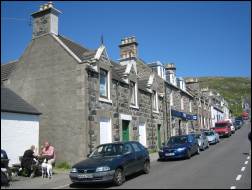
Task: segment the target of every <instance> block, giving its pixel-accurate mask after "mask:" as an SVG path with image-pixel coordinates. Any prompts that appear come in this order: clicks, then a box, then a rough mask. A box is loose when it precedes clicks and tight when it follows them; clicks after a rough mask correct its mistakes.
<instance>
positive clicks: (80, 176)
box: [78, 174, 93, 178]
mask: <svg viewBox="0 0 252 190" xmlns="http://www.w3.org/2000/svg"><path fill="white" fill-rule="evenodd" d="M78 177H79V178H93V174H79V175H78Z"/></svg>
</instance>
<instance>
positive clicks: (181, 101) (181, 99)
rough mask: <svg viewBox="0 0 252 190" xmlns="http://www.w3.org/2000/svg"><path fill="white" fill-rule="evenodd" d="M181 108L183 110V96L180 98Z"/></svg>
mask: <svg viewBox="0 0 252 190" xmlns="http://www.w3.org/2000/svg"><path fill="white" fill-rule="evenodd" d="M180 104H181V110H184V99H183V97H181V98H180Z"/></svg>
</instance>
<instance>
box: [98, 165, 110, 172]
mask: <svg viewBox="0 0 252 190" xmlns="http://www.w3.org/2000/svg"><path fill="white" fill-rule="evenodd" d="M109 170H110V167H108V166H102V167H98V168H96V172H106V171H109Z"/></svg>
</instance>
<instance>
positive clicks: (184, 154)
mask: <svg viewBox="0 0 252 190" xmlns="http://www.w3.org/2000/svg"><path fill="white" fill-rule="evenodd" d="M199 152H200V150H199V145H198V141H197V139H196V138H195V136H194V135H193V134H189V135H180V136H173V137H171V138H170V139H169V140H168V142H167V143H166V144H164V146H163V147H162V148H161V149H160V150H159V152H158V153H159V159H160V160H164V159H171V158H188V159H189V158H191V156H192V155H194V154H199Z"/></svg>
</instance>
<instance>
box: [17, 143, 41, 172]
mask: <svg viewBox="0 0 252 190" xmlns="http://www.w3.org/2000/svg"><path fill="white" fill-rule="evenodd" d="M34 150H35V146H34V145H32V146H31V148H30V149H28V150H26V151H25V152H24V155H23V158H22V161H21V167H22V169H24V170H25V171H27V175H28V176H30V177H34V175H35V172H36V170H37V169H38V166H37V165H38V163H37V162H36V159H37V155H36V153H35V152H34Z"/></svg>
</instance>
